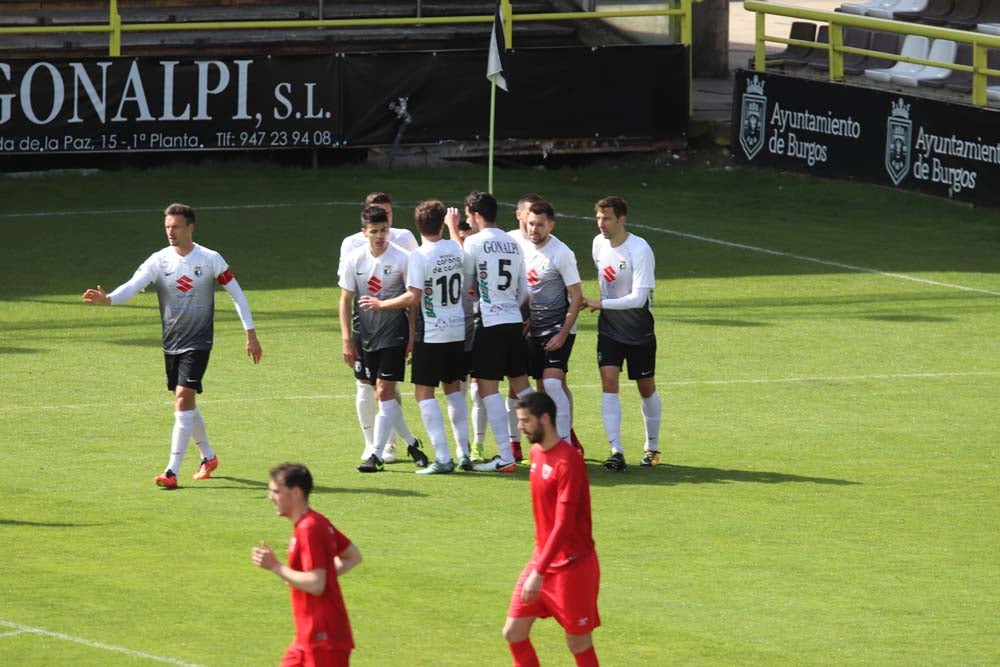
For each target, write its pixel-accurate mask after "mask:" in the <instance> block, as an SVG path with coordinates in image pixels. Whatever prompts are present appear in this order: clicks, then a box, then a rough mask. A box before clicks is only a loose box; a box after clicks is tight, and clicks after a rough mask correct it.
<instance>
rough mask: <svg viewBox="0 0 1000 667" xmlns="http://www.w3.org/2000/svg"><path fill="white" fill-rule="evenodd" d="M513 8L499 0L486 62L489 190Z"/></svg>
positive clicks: (506, 1)
mask: <svg viewBox="0 0 1000 667" xmlns="http://www.w3.org/2000/svg"><path fill="white" fill-rule="evenodd" d="M510 19H511V8H510V0H497V7H496V12H495V13H494V15H493V31H492V34H491V35H490V52H489V58H488V59H487V62H486V78H487V79H489V80H490V84H491V85H490V145H489V166H488V170H489V173H488V174H487V179H486V181H487V186H486V189H487V191H488V192H490V193H492V192H493V145H494V137H495V133H494V130H495V126H496V122H495V121H496V106H497V85H499V86H500V87H501V88H502V89H504V90H505V91H506V90H507V80H506V79H505V78H504V74H503V60H502V56H503V52H504V51H506V50H507V45H508V44H510V38H511V36H512V33H513V31H512V30H511V28H512V26H511V25H510Z"/></svg>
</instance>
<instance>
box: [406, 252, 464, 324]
mask: <svg viewBox="0 0 1000 667" xmlns="http://www.w3.org/2000/svg"><path fill="white" fill-rule="evenodd" d="M464 259H465V258H464V256H463V254H462V246H460V245H459V244H458V243H457V242H456V241H452V240H450V239H442V240H440V241H424V243H423V245H421V246H420V247H419V248H417V249H416V250H414V251H413V252H412V253H410V258H409V265H408V268H407V271H406V286H407V287H408V288H409V287H415V288H417V289H419V290H420V293H421V295H422V296H421V298H420V305H419V307H418V309H417V313H418V315H417V317H418V319H417V325H416V339H417V340H418V341H420V342H424V343H452V342H456V341H460V340H465V310H464V309H463V308H462V293H463V289H462V287H463V286H462V282H463V280H462V278H463V264H464Z"/></svg>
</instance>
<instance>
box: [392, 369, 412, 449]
mask: <svg viewBox="0 0 1000 667" xmlns="http://www.w3.org/2000/svg"><path fill="white" fill-rule="evenodd" d="M395 390H396V391H395V393H394V396H395V397H396V402H397V403H399V407H400V409H402V407H403V394H401V393H400V391H399V384H398V383H397V384H396V386H395ZM403 431H405V433H404V432H403ZM403 431H399V430H397V429H396V425H395V424H393V427H392V435H391V436H389V442H391V443H392V444H394V445H395V444H396V438H397V437H398V438H402V439H403V442H413V434H412V433H410V429H409V428H408V427H407V426H406V422H403Z"/></svg>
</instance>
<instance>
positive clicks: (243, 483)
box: [184, 475, 427, 498]
mask: <svg viewBox="0 0 1000 667" xmlns="http://www.w3.org/2000/svg"><path fill="white" fill-rule="evenodd" d="M212 479H224V480H226V481H227V482H235V483H237V484H240V486H232V485H231V486H218V485H216V486H207V485H206V486H186V487H184V488H185V489H197V488H201V489H213V490H214V489H244V490H248V491H258V490H260V491H266V490H267V482H266V481H264V480H260V479H244V478H242V477H223V476H222V475H213V476H212ZM312 493H313V495H316V494H320V495H324V494H328V493H351V494H358V493H364V494H368V493H374V494H377V495H380V496H391V497H394V498H424V497H426V496H427V494H426V493H419V492H417V491H410V490H408V489H371V488H365V489H350V488H344V487H333V486H314V487H313V490H312Z"/></svg>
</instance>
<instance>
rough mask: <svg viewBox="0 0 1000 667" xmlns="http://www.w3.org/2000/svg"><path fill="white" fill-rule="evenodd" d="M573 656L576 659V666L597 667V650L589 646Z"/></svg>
mask: <svg viewBox="0 0 1000 667" xmlns="http://www.w3.org/2000/svg"><path fill="white" fill-rule="evenodd" d="M573 658H575V659H576V667H599V664H598V662H597V651H595V650H594V647H593V646H591V647H590V648H588V649H587V650H586V651H581V652H580V653H575V654H574V655H573Z"/></svg>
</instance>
